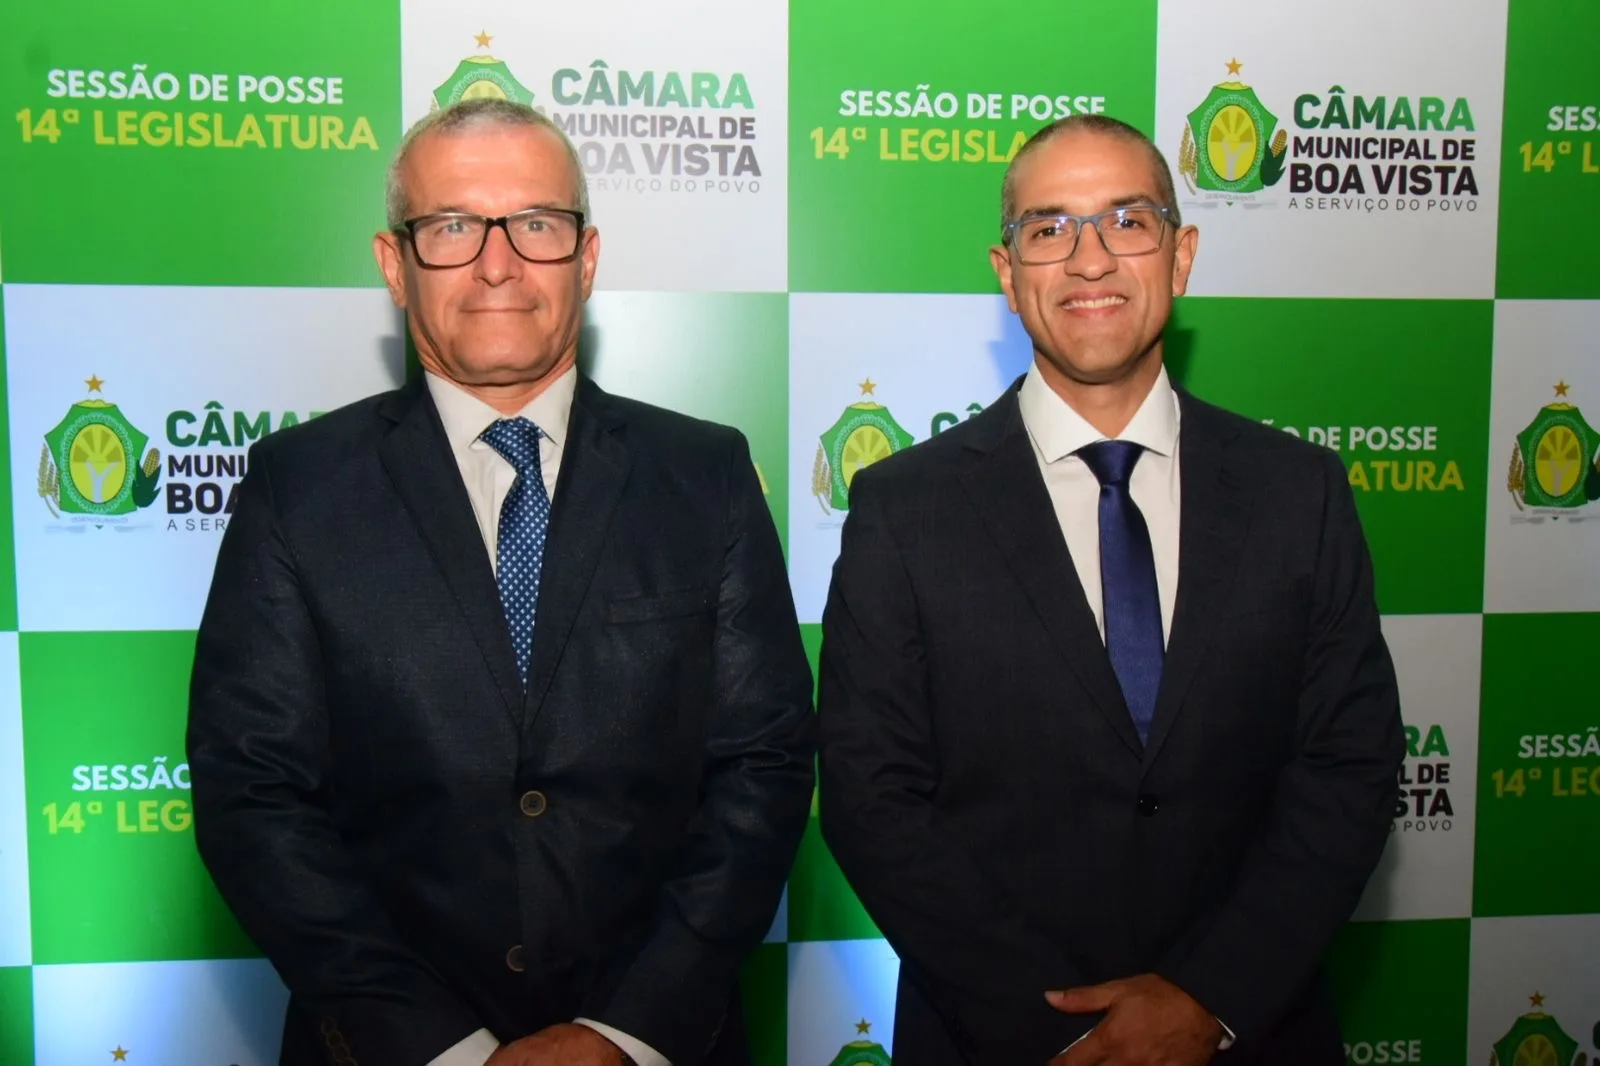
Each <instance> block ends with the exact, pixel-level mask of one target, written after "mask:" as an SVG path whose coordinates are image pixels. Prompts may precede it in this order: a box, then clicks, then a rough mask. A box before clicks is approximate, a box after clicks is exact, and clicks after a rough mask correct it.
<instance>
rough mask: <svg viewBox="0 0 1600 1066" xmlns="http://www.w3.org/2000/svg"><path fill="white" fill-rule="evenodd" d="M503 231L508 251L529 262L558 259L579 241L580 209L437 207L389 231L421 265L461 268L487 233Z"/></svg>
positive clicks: (568, 256) (569, 253)
mask: <svg viewBox="0 0 1600 1066" xmlns="http://www.w3.org/2000/svg"><path fill="white" fill-rule="evenodd" d="M496 226H499V227H500V228H501V229H503V230H504V231H505V234H506V238H507V239H508V240H509V241H510V242H511V248H512V250H513V251H514V252H516V253H517V254H518V255H520V256H521V257H522V258H524V259H526V260H527V261H528V262H530V263H560V262H562V261H564V260H567V259H571V258H572V257H573V256H575V255H577V254H578V246H579V244H580V243H581V242H582V240H583V226H584V218H583V212H582V211H569V210H568V209H566V208H564V207H535V208H530V209H528V210H527V211H516V212H513V213H512V214H509V215H501V216H500V217H499V218H490V217H488V216H487V215H474V214H471V213H469V212H466V211H441V212H439V213H437V214H432V215H421V216H419V217H417V218H408V219H406V220H405V221H404V222H402V223H401V224H400V227H399V228H398V229H396V230H395V233H396V234H398V235H400V236H403V237H405V238H406V239H407V240H409V241H410V242H411V248H412V250H413V251H414V252H416V254H417V262H418V263H419V264H420V265H422V266H425V267H434V268H445V267H461V266H466V265H467V264H468V263H470V262H472V261H473V260H475V259H477V258H478V256H480V255H482V254H483V249H484V246H485V245H487V244H488V243H489V231H490V230H491V229H494V228H495V227H496Z"/></svg>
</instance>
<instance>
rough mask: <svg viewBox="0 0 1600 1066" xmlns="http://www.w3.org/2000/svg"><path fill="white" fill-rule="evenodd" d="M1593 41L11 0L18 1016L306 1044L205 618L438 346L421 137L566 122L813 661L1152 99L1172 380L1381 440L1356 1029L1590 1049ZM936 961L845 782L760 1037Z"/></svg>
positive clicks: (8, 81)
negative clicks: (1403, 726) (782, 547)
mask: <svg viewBox="0 0 1600 1066" xmlns="http://www.w3.org/2000/svg"><path fill="white" fill-rule="evenodd" d="M1597 60H1600V4H1597V3H1595V2H1594V0H1509V7H1508V0H1453V2H1451V0H1411V2H1408V3H1404V4H1394V3H1384V2H1381V0H1347V2H1345V3H1342V4H1338V5H1333V6H1325V7H1317V6H1307V5H1301V4H1285V3H1281V2H1274V0H1213V2H1208V3H1200V2H1198V0H1166V2H1162V3H1159V4H1158V3H1156V2H1155V0H1123V2H1120V3H1116V4H1088V3H1082V2H1079V0H1018V2H1017V3H1013V4H1010V5H1007V6H1004V8H1003V10H1002V9H1001V8H996V7H994V5H992V4H986V3H980V2H978V0H965V2H956V0H944V2H940V3H934V4H929V3H926V2H917V0H790V2H789V3H788V4H787V5H786V4H785V3H784V2H782V0H666V2H662V3H651V4H646V3H628V2H625V0H591V2H588V3H583V4H556V3H540V4H537V5H533V4H526V3H519V2H514V0H460V2H457V0H399V2H397V0H344V2H341V3H337V4H326V3H312V2H310V0H257V2H256V3H253V4H251V5H248V6H246V7H243V8H232V7H229V6H227V5H216V4H202V3H199V2H196V0H151V2H148V3H140V4H130V3H125V2H113V0H82V2H77V3H68V4H62V3H54V4H52V3H42V2H20V0H19V2H17V3H9V4H5V5H4V6H0V103H3V105H4V106H3V107H0V114H3V115H4V116H5V117H4V123H5V126H4V130H3V132H0V276H3V282H4V290H3V293H4V300H3V314H4V319H3V330H4V361H3V367H4V381H3V385H4V390H5V396H6V402H5V403H4V404H0V412H3V414H4V416H5V417H6V418H7V420H8V421H7V425H8V427H9V432H8V433H6V434H3V435H0V440H3V441H4V442H5V446H7V447H9V457H10V461H9V462H6V463H0V479H9V489H8V490H7V489H0V501H3V502H0V506H5V507H9V509H10V510H9V514H8V515H7V516H6V518H5V519H4V520H0V541H3V544H0V560H3V565H0V629H3V630H4V631H5V632H4V634H3V635H0V967H3V968H0V1063H4V1064H5V1066H13V1064H22V1063H34V1062H37V1063H40V1064H48V1066H78V1064H99V1063H109V1062H127V1063H130V1064H133V1066H230V1064H239V1066H246V1064H248V1066H265V1064H269V1063H272V1062H275V1061H276V1054H277V1044H278V1036H277V1028H278V1025H279V1017H280V1011H281V1007H282V1003H283V1000H284V992H283V990H282V987H281V985H280V984H279V982H278V980H277V978H276V976H275V974H274V973H273V971H272V970H271V968H270V966H268V965H267V964H266V963H265V962H264V961H263V960H262V959H260V958H259V956H258V953H257V952H256V951H255V950H254V948H253V947H252V945H251V944H250V943H249V941H248V940H247V938H245V937H244V936H243V935H242V934H241V933H240V931H239V929H238V928H237V926H236V925H235V924H234V923H233V920H232V919H231V917H230V916H229V914H228V912H227V909H226V908H225V907H224V906H223V905H222V903H221V902H220V901H219V899H218V897H217V895H216V894H215V892H214V890H213V889H212V888H211V886H210V884H209V881H208V879H207V877H206V875H205V872H204V871H203V869H202V867H201V865H200V863H199V862H198V860H197V858H196V855H195V849H194V845H193V842H192V831H191V828H190V809H189V801H188V792H187V787H188V775H187V767H186V766H184V765H183V744H182V738H183V723H184V716H185V687H186V680H187V672H188V668H189V663H190V657H191V653H192V641H193V626H194V625H195V623H196V620H197V618H198V617H199V611H200V607H201V603H202V599H203V596H204V594H205V591H206V587H207V583H208V581H209V578H210V573H211V565H212V560H213V557H214V553H215V550H216V546H217V543H218V540H219V537H220V534H221V531H222V530H223V529H224V528H225V525H226V523H227V521H228V514H229V512H230V510H231V506H232V500H233V497H232V493H233V490H234V488H235V486H236V485H237V484H238V480H239V478H240V476H241V475H242V473H243V469H244V465H245V459H246V450H247V448H248V447H249V445H250V443H251V442H252V441H253V440H257V439H259V438H260V437H261V436H263V435H264V434H266V433H269V432H272V431H274V430H276V429H278V428H281V427H282V426H284V425H287V424H291V423H294V422H297V421H304V420H305V419H308V418H312V417H315V416H316V415H317V413H318V412H321V411H327V410H330V409H332V408H334V407H336V406H338V405H341V404H344V403H347V402H349V401H352V400H355V399H357V398H358V397H361V396H363V395H366V394H369V393H372V392H376V391H380V390H383V389H387V388H390V387H392V386H393V385H394V384H396V383H397V382H398V381H399V380H400V378H401V376H402V374H403V373H404V367H405V365H406V354H405V351H406V349H405V344H404V341H403V332H402V323H401V321H400V319H399V317H398V315H397V313H396V312H395V311H394V309H393V308H392V306H391V305H390V302H389V299H388V296H387V294H386V293H385V292H384V290H383V289H382V287H381V284H380V279H379V276H378V273H377V270H376V269H375V267H374V265H373V263H372V260H371V254H370V251H369V239H370V237H371V235H372V233H373V232H374V231H375V230H376V229H378V228H379V227H380V225H381V223H382V179H383V170H384V167H385V164H386V162H387V160H388V159H389V156H390V154H391V152H392V151H393V149H394V148H395V146H396V143H397V141H398V139H399V136H400V133H401V132H402V130H403V128H404V126H405V125H406V124H408V123H409V122H411V121H413V120H415V119H416V118H418V117H419V116H421V115H422V114H424V113H425V112H426V111H427V110H428V109H429V108H431V107H434V106H436V105H437V104H438V103H440V102H444V101H448V100H450V99H453V98H455V97H459V96H461V95H463V94H503V95H507V96H511V97H514V98H517V99H521V100H525V101H531V102H532V103H534V104H535V105H537V106H540V107H543V108H545V109H547V110H548V111H549V113H550V114H552V115H553V116H555V118H556V119H557V120H558V121H559V122H560V123H561V124H562V125H563V126H564V127H565V128H567V129H568V130H570V131H571V133H572V136H573V139H574V140H575V141H576V142H577V143H578V145H579V148H580V150H581V154H582V158H583V161H584V165H585V168H586V169H587V171H588V175H589V181H590V183H591V187H592V194H593V201H594V205H595V211H594V214H595V218H596V221H597V222H598V224H599V226H600V228H601V231H602V234H603V238H604V250H603V254H602V256H601V261H600V270H599V278H598V283H597V289H598V291H597V292H596V294H595V297H594V299H593V300H592V302H591V304H590V306H589V317H590V328H589V330H588V331H587V333H586V338H587V340H586V343H587V350H586V353H585V355H586V359H587V361H588V363H589V366H590V368H591V369H592V372H593V373H594V374H595V375H596V377H597V378H598V380H599V381H600V383H601V384H602V385H603V386H605V387H607V388H610V389H613V390H615V391H617V392H621V393H624V394H627V395H631V396H635V397H639V398H642V399H646V400H650V401H654V402H657V403H661V404H665V405H668V406H672V407H676V408H679V409H681V410H684V411H687V412H690V413H693V414H697V415H701V416H705V417H709V418H713V419H717V420H721V421H726V422H730V423H732V424H734V425H736V426H738V427H740V428H741V429H742V430H744V432H745V433H746V434H747V435H748V436H749V438H750V440H751V442H752V445H753V450H754V454H755V457H756V459H757V461H758V464H759V466H760V471H761V475H762V479H763V483H764V485H765V488H766V491H767V494H768V500H769V502H770V503H771V506H772V510H773V513H774V515H775V516H776V518H777V521H778V525H779V528H780V530H781V531H782V532H783V533H784V535H785V538H786V541H785V543H786V550H787V552H788V556H789V560H790V568H791V574H792V578H793V584H794V591H795V595H796V599H797V602H798V605H799V609H800V615H801V619H802V621H803V622H804V623H805V632H806V636H807V643H808V646H809V647H810V648H811V650H812V652H813V654H815V651H816V646H817V643H818V636H817V626H816V623H817V621H818V617H819V613H820V610H821V606H822V602H823V597H824V594H825V591H826V582H827V579H828V573H829V566H830V563H831V561H832V559H833V556H834V553H835V552H836V551H837V547H838V537H839V527H840V523H841V521H842V518H843V511H844V508H845V506H846V504H847V498H846V495H845V491H844V490H845V486H846V484H847V482H848V479H849V477H850V476H851V475H852V473H853V472H854V470H856V469H858V468H859V466H860V465H862V464H864V463H868V462H871V461H873V460H875V459H876V458H880V457H881V456H882V455H884V454H887V453H888V452H891V451H894V450H897V449H899V448H901V447H905V446H907V445H908V444H909V443H910V442H913V441H920V440H925V439H927V438H928V437H930V436H931V435H933V434H936V433H938V432H940V431H941V430H943V429H945V428H948V427H949V426H951V425H954V424H956V423H958V422H959V421H961V420H963V419H965V418H967V417H969V416H970V415H971V414H972V413H973V412H975V411H977V410H979V409H981V408H982V407H983V406H984V405H985V404H987V403H991V402H993V400H994V398H995V397H996V396H997V395H998V394H999V393H1000V392H1001V391H1002V389H1003V388H1004V387H1005V386H1006V384H1008V383H1009V382H1010V381H1011V380H1012V379H1013V378H1014V377H1015V376H1016V375H1017V374H1019V373H1021V372H1022V370H1023V369H1024V368H1025V366H1026V364H1027V359H1028V357H1029V346H1028V343H1027V338H1026V337H1025V335H1024V334H1023V333H1022V332H1021V330H1020V328H1019V326H1018V325H1017V323H1016V321H1015V320H1014V318H1013V317H1012V316H1011V315H1010V314H1009V313H1008V312H1007V310H1006V308H1005V304H1004V302H1003V300H1002V299H1001V297H1000V296H999V295H998V288H997V285H996V283H995V280H994V278H993V276H992V274H991V272H990V268H989V265H988V262H987V257H986V254H985V252H986V248H987V247H988V245H989V244H990V243H992V241H993V240H994V238H995V236H996V232H997V229H998V215H999V206H998V201H999V186H1000V178H1001V174H1002V172H1003V170H1004V164H1005V162H1006V161H1007V159H1008V158H1009V157H1010V155H1011V153H1012V152H1014V151H1015V149H1016V146H1017V145H1018V144H1019V143H1020V142H1021V141H1022V140H1023V138H1024V137H1025V136H1026V135H1027V134H1028V133H1030V132H1032V131H1033V130H1035V129H1037V128H1038V127H1039V126H1040V125H1042V124H1043V123H1044V122H1045V121H1046V120H1048V119H1051V118H1054V117H1057V116H1060V115H1064V114H1068V113H1073V112H1082V111H1098V112H1104V113H1106V114H1111V115H1116V116H1118V117H1121V118H1124V119H1127V120H1129V121H1131V122H1133V123H1134V124H1135V125H1137V126H1139V127H1140V128H1142V129H1145V130H1147V131H1149V132H1150V133H1151V134H1153V135H1154V136H1155V138H1156V140H1157V141H1158V143H1159V144H1160V145H1161V147H1162V148H1163V150H1164V151H1165V152H1166V153H1167V155H1168V157H1169V159H1170V160H1171V162H1172V165H1173V166H1174V168H1175V169H1176V171H1177V172H1178V197H1179V200H1180V201H1181V204H1180V206H1181V207H1182V210H1183V212H1184V215H1185V218H1186V220H1187V221H1192V222H1195V223H1197V224H1198V225H1199V227H1200V232H1201V241H1200V253H1199V257H1198V261H1197V263H1196V267H1195V272H1194V278H1193V285H1192V289H1191V294H1190V295H1189V296H1188V297H1186V298H1185V299H1183V300H1181V301H1180V302H1179V305H1178V309H1177V312H1176V319H1175V322H1174V324H1173V327H1172V329H1171V333H1170V340H1169V351H1170V361H1171V364H1172V366H1173V369H1174V373H1175V375H1176V376H1177V377H1178V379H1179V380H1181V381H1182V382H1184V383H1185V384H1187V385H1188V386H1189V387H1190V388H1191V389H1193V390H1194V391H1195V392H1197V393H1198V394H1199V395H1200V396H1202V397H1204V398H1207V399H1210V400H1212V401H1215V402H1217V403H1220V404H1223V405H1225V406H1229V407H1232V408H1234V409H1236V410H1238V411H1240V412H1242V413H1244V414H1246V415H1248V416H1250V417H1253V418H1258V419H1261V420H1262V421H1265V422H1269V423H1271V424H1273V425H1275V426H1277V427H1279V428H1281V429H1282V430H1283V431H1284V432H1288V433H1295V434H1298V435H1300V436H1302V437H1309V438H1311V439H1313V440H1317V441H1321V442H1324V443H1326V444H1327V445H1329V446H1330V447H1333V448H1335V449H1337V451H1338V452H1339V454H1340V455H1341V456H1342V457H1343V458H1344V459H1345V461H1346V463H1347V465H1348V467H1349V472H1350V481H1351V483H1352V485H1353V486H1354V487H1355V490H1356V495H1357V499H1358V501H1359V505H1360V508H1361V514H1362V517H1363V519H1364V521H1365V524H1366V529H1367V531H1368V534H1369V536H1370V539H1371V543H1372V547H1373V553H1374V555H1375V559H1376V566H1377V574H1378V593H1379V601H1380V605H1381V607H1382V610H1383V615H1384V627H1385V630H1386V632H1387V635H1388V637H1389V639H1390V640H1391V642H1392V644H1393V647H1394V651H1395V655H1396V658H1397V662H1398V667H1399V673H1400V685H1401V689H1402V696H1403V703H1404V713H1405V718H1406V721H1407V723H1408V735H1409V736H1410V738H1411V751H1410V757H1409V758H1408V759H1407V760H1406V764H1405V770H1404V778H1403V782H1402V784H1401V792H1400V799H1399V801H1398V802H1397V806H1396V812H1395V820H1394V830H1393V836H1392V838H1391V841H1390V846H1389V849H1388V851H1387V853H1386V855H1385V856H1384V859H1383V862H1382V865H1381V867H1380V869H1379V871H1378V873H1377V875H1376V876H1375V877H1374V879H1373V881H1372V884H1371V887H1370V890H1369V891H1368V893H1367V896H1366V898H1365V899H1364V901H1363V902H1362V904H1361V907H1360V910H1359V912H1358V914H1357V915H1356V920H1355V921H1354V922H1353V923H1352V924H1351V925H1350V926H1349V927H1348V929H1347V930H1346V931H1345V933H1344V934H1343V935H1342V937H1341V938H1340V940H1339V942H1338V944H1337V945H1336V947H1335V949H1334V951H1333V954H1332V958H1331V966H1332V969H1333V973H1334V975H1335V979H1336V984H1337V987H1338V989H1339V994H1340V996H1341V998H1342V1001H1343V1005H1344V1012H1345V1023H1344V1024H1345V1033H1346V1039H1347V1042H1348V1045H1349V1051H1348V1056H1349V1060H1350V1061H1351V1062H1352V1063H1357V1064H1365V1063H1387V1062H1425V1063H1436V1064H1450V1066H1463V1064H1467V1063H1470V1064H1472V1066H1485V1064H1487V1063H1490V1062H1494V1061H1498V1063H1499V1066H1536V1064H1537V1066H1572V1064H1574V1063H1584V1062H1585V1060H1586V1059H1589V1060H1592V1059H1593V1058H1594V1057H1595V1056H1596V1054H1597V1052H1600V1028H1597V1023H1600V914H1597V912H1600V864H1597V862H1596V859H1595V854H1596V842H1597V840H1600V733H1597V727H1600V699H1597V697H1596V691H1597V690H1596V685H1595V684H1594V674H1595V669H1594V662H1595V659H1594V658H1593V657H1594V656H1595V655H1596V654H1597V652H1600V503H1597V502H1595V497H1596V495H1600V469H1597V468H1596V466H1595V463H1596V454H1597V451H1600V430H1597V429H1596V426H1600V346H1597V341H1596V336H1597V334H1600V265H1597V261H1596V258H1595V251H1594V250H1595V248H1596V246H1597V241H1600V212H1597V211H1596V207H1597V206H1600V196H1597V194H1600V128H1597V126H1600V61H1597ZM13 559H14V560H15V565H14V567H13V566H12V560H13ZM1586 678H1587V680H1586ZM895 969H896V960H895V957H894V955H893V953H892V952H891V951H890V950H889V949H888V947H887V946H886V944H885V943H884V942H883V941H882V940H881V939H880V938H879V937H878V935H877V931H876V930H875V929H874V927H873V924H872V922H871V921H870V919H869V918H868V917H867V916H866V914H865V913H864V912H863V910H862V909H861V908H860V906H859V905H858V904H857V903H856V901H855V900H854V898H853V897H852V895H851V893H850V891H849V889H848V887H847V886H846V884H845V882H844V880H843V879H842V877H841V876H840V874H839V871H838V868H837V867H836V866H835V865H834V864H833V862H832V861H831V860H830V858H829V856H828V853H827V850H826V848H825V846H824V845H823V843H822V841H821V839H820V837H819V836H818V834H817V833H816V831H815V828H814V827H813V829H812V830H811V831H809V832H808V833H807V835H806V838H805V842H804V845H803V846H802V848H801V851H800V855H799V858H798V861H797V863H796V866H795V869H794V873H793V876H792V878H791V880H790V882H789V888H788V892H787V895H786V898H785V902H784V906H783V908H782V909H781V910H780V912H779V915H778V919H777V922H776V924H775V925H774V927H773V929H772V932H771V934H770V936H769V937H768V938H767V942H766V943H765V944H764V945H763V946H762V947H761V948H760V949H759V950H758V952H757V953H756V954H755V956H754V957H753V958H752V959H751V960H750V963H749V966H748V970H747V973H746V977H745V983H746V988H747V993H748V998H749V1002H750V1004H751V1012H752V1014H753V1016H754V1022H755V1037H754V1040H755V1043H756V1045H757V1057H758V1061H759V1062H760V1063H761V1064H762V1066H830V1064H845V1063H881V1062H884V1061H887V1055H888V1053H890V1052H892V1048H891V1047H890V1043H891V1041H890V1034H891V1032H892V1023H893V1013H894V1009H893V994H892V992H893V984H894V975H895ZM1496 1057H1497V1059H1496Z"/></svg>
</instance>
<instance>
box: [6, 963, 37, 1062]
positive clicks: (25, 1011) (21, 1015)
mask: <svg viewBox="0 0 1600 1066" xmlns="http://www.w3.org/2000/svg"><path fill="white" fill-rule="evenodd" d="M32 1061H33V971H32V970H31V969H29V968H28V967H26V966H9V967H4V968H0V1062H3V1063H6V1064H7V1066H12V1064H15V1066H23V1064H24V1063H29V1062H32Z"/></svg>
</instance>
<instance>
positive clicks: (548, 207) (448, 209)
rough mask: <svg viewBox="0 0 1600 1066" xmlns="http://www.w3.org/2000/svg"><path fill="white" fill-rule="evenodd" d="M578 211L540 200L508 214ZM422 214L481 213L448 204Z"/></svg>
mask: <svg viewBox="0 0 1600 1066" xmlns="http://www.w3.org/2000/svg"><path fill="white" fill-rule="evenodd" d="M576 210H577V208H576V207H568V206H567V205H566V204H563V203H560V202H559V201H556V200H540V201H538V202H537V203H531V204H529V205H528V206H526V207H519V208H517V210H516V211H511V212H508V214H513V215H514V214H516V213H517V211H576ZM422 214H424V215H447V214H449V215H476V214H479V212H477V211H474V210H472V209H471V208H469V207H460V206H458V205H456V204H446V205H445V206H443V207H436V208H434V209H433V210H432V211H424V212H422Z"/></svg>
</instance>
